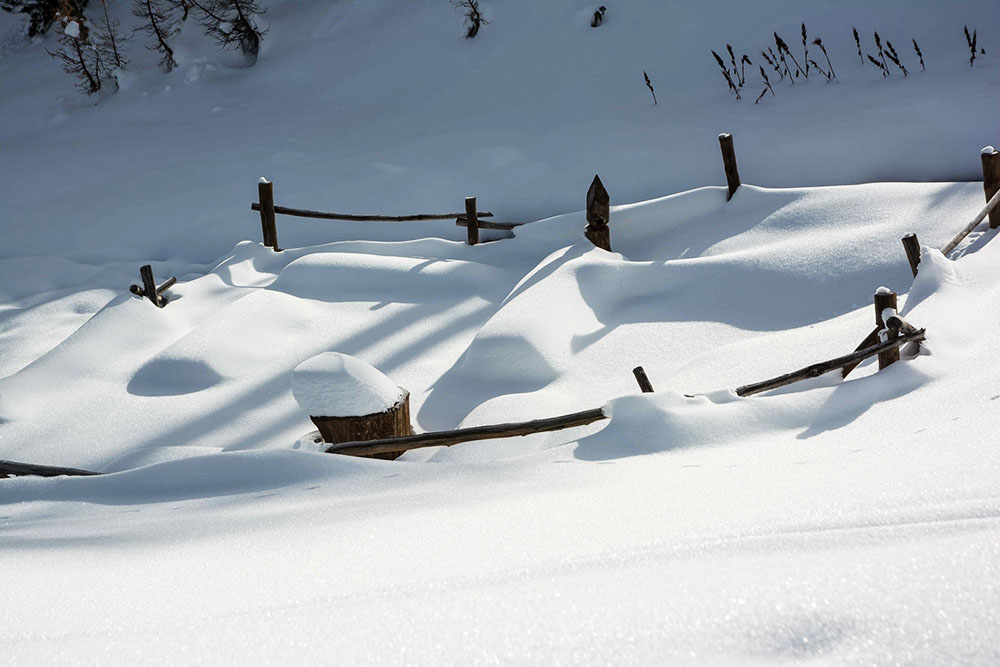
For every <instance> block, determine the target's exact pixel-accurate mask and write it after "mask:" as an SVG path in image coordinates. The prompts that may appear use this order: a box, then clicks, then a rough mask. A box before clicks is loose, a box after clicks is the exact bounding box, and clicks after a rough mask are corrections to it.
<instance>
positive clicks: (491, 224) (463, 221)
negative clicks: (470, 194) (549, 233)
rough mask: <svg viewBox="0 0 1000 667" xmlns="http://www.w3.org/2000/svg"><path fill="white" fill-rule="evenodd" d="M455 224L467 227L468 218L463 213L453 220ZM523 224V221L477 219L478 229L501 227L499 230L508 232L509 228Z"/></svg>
mask: <svg viewBox="0 0 1000 667" xmlns="http://www.w3.org/2000/svg"><path fill="white" fill-rule="evenodd" d="M455 224H456V225H457V226H459V227H468V226H469V221H468V218H466V217H465V216H464V215H463V216H462V217H460V218H458V219H457V220H455ZM523 224H524V223H523V222H496V221H493V220H480V221H479V228H480V229H501V230H505V231H508V232H509V231H510V230H512V229H514V228H515V227H520V226H521V225H523Z"/></svg>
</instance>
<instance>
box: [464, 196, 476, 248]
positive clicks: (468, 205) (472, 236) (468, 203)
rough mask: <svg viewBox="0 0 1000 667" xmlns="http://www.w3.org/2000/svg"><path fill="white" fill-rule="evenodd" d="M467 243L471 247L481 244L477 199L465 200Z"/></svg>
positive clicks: (469, 198)
mask: <svg viewBox="0 0 1000 667" xmlns="http://www.w3.org/2000/svg"><path fill="white" fill-rule="evenodd" d="M465 220H466V224H467V226H466V228H465V231H466V232H467V234H466V241H468V243H469V245H476V244H477V243H479V212H478V211H477V210H476V198H475V197H466V198H465Z"/></svg>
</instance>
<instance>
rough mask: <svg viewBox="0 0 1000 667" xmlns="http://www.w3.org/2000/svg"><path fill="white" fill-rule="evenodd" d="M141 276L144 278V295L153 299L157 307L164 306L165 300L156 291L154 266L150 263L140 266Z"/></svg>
mask: <svg viewBox="0 0 1000 667" xmlns="http://www.w3.org/2000/svg"><path fill="white" fill-rule="evenodd" d="M139 276H140V277H141V278H142V293H143V296H145V297H146V298H147V299H149V300H150V301H152V302H153V304H154V305H155V306H156V307H157V308H161V307H163V303H162V301H163V300H162V299H161V298H160V295H159V294H157V293H156V281H155V280H153V267H152V266H150V265H149V264H143V265H142V266H140V267H139Z"/></svg>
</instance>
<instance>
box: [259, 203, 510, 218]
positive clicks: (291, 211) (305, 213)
mask: <svg viewBox="0 0 1000 667" xmlns="http://www.w3.org/2000/svg"><path fill="white" fill-rule="evenodd" d="M250 210H252V211H259V210H260V204H258V203H257V202H254V203H252V204H250ZM274 212H275V213H280V214H282V215H291V216H295V217H299V218H316V219H318V220H347V221H350V222H417V221H420V220H451V219H453V218H461V217H464V216H465V213H421V214H419V215H354V214H353V213H325V212H323V211H310V210H308V209H304V208H288V207H287V206H275V207H274ZM477 215H478V216H479V217H480V218H492V217H493V214H492V213H490V212H489V211H482V212H479V213H478V214H477Z"/></svg>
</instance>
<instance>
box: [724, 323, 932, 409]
mask: <svg viewBox="0 0 1000 667" xmlns="http://www.w3.org/2000/svg"><path fill="white" fill-rule="evenodd" d="M925 333H926V330H925V329H917V330H916V331H914V332H911V333H908V334H904V335H902V336H900V337H899V338H896V339H895V340H887V341H885V342H884V343H878V344H876V345H872V346H871V347H866V348H864V349H862V350H858V351H856V352H852V353H851V354H845V355H844V356H842V357H837V358H836V359H830V360H829V361H823V362H820V363H818V364H813V365H811V366H806V367H805V368H801V369H799V370H797V371H793V372H791V373H786V374H784V375H779V376H778V377H776V378H771V379H770V380H764V381H763V382H756V383H754V384H747V385H743V386H742V387H738V388H737V389H736V394H737V395H739V396H752V395H753V394H759V393H761V392H763V391H770V390H771V389H778V388H779V387H784V386H786V385H790V384H792V383H794V382H799V381H801V380H807V379H809V378H814V377H819V376H820V375H823V374H825V373H829V372H830V371H835V370H837V369H838V368H844V367H845V366H848V365H850V364H853V363H855V362H860V361H864V360H865V359H867V358H868V357H873V356H875V355H876V354H879V353H881V352H884V351H885V350H888V349H891V348H898V347H899V346H900V345H902V344H903V343H909V342H911V341H921V340H923V339H924V336H925ZM855 365H856V364H855Z"/></svg>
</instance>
